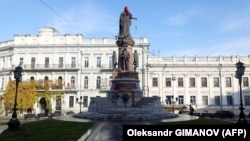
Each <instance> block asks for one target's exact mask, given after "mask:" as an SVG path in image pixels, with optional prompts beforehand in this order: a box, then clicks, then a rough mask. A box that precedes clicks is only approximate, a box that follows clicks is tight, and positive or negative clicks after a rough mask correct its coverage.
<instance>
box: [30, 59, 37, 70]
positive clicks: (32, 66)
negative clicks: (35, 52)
mask: <svg viewBox="0 0 250 141" xmlns="http://www.w3.org/2000/svg"><path fill="white" fill-rule="evenodd" d="M35 65H36V58H35V57H32V58H31V65H30V67H31V68H35Z"/></svg>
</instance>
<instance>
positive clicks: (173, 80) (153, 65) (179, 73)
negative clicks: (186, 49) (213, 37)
mask: <svg viewBox="0 0 250 141" xmlns="http://www.w3.org/2000/svg"><path fill="white" fill-rule="evenodd" d="M239 61H241V62H242V63H244V65H245V73H244V75H243V78H242V95H243V96H242V99H243V105H244V107H245V108H246V110H247V111H249V108H250V87H249V76H250V70H249V62H250V56H194V57H190V56H183V57H175V56H173V57H159V56H149V57H148V65H147V69H148V78H147V79H148V81H147V82H148V86H149V90H148V91H149V92H148V94H149V96H160V97H161V102H162V104H163V105H165V106H166V107H172V106H181V105H185V106H188V105H189V104H192V105H194V107H195V108H196V109H197V110H199V111H201V112H202V111H216V110H221V109H222V110H235V111H239V110H238V109H239V105H240V89H239V81H238V79H237V78H235V75H236V73H235V71H236V66H235V64H236V63H238V62H239Z"/></svg>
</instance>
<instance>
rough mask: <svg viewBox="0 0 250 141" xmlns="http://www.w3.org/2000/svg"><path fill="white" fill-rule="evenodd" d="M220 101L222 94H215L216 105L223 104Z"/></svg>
mask: <svg viewBox="0 0 250 141" xmlns="http://www.w3.org/2000/svg"><path fill="white" fill-rule="evenodd" d="M220 103H221V102H220V96H214V105H221V104H220Z"/></svg>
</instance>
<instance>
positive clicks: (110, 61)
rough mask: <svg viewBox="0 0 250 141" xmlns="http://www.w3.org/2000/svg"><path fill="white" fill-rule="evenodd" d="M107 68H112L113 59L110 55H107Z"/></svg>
mask: <svg viewBox="0 0 250 141" xmlns="http://www.w3.org/2000/svg"><path fill="white" fill-rule="evenodd" d="M109 68H113V59H112V56H111V57H109Z"/></svg>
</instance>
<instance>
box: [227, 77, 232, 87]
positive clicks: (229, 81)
mask: <svg viewBox="0 0 250 141" xmlns="http://www.w3.org/2000/svg"><path fill="white" fill-rule="evenodd" d="M226 87H232V81H231V77H226Z"/></svg>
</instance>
